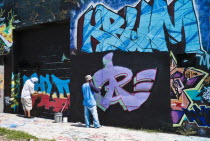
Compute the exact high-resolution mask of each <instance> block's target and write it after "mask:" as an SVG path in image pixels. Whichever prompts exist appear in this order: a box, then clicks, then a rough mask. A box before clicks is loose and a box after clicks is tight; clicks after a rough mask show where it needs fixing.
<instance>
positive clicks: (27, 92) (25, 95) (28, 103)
mask: <svg viewBox="0 0 210 141" xmlns="http://www.w3.org/2000/svg"><path fill="white" fill-rule="evenodd" d="M37 81H38V78H36V77H33V78H31V79H28V80H27V81H26V82H25V84H24V86H23V89H22V92H21V103H22V106H23V110H24V114H25V118H33V117H32V116H31V112H30V110H32V99H31V95H32V94H33V93H35V91H34V85H35V83H36V82H37Z"/></svg>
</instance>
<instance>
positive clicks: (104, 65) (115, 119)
mask: <svg viewBox="0 0 210 141" xmlns="http://www.w3.org/2000/svg"><path fill="white" fill-rule="evenodd" d="M142 58H144V59H142ZM169 63H170V62H169V55H168V53H157V54H156V53H139V52H132V53H127V52H120V51H119V52H117V51H115V52H110V53H107V52H100V53H91V54H78V55H75V56H73V57H71V68H72V74H71V84H70V86H71V98H70V100H71V108H70V112H71V120H72V121H76V122H78V121H80V122H84V118H83V105H82V101H83V97H82V93H81V92H82V91H81V90H82V84H83V83H84V82H85V76H86V75H87V74H91V75H92V76H93V83H94V84H95V85H96V86H97V87H101V88H102V89H101V92H100V93H95V97H96V101H97V106H98V112H99V118H100V120H101V122H102V124H103V125H111V126H121V127H122V126H124V127H125V126H126V127H132V128H141V127H147V128H158V127H160V126H161V124H162V122H160V121H163V122H168V123H170V122H171V116H170V95H169V93H170V89H169V87H165V85H167V84H169V80H170V75H169ZM160 100H161V104H160V103H159V102H160ZM119 117H120V118H119ZM149 120H152V121H153V122H150V121H149ZM148 123H151V124H148ZM171 126H172V124H171Z"/></svg>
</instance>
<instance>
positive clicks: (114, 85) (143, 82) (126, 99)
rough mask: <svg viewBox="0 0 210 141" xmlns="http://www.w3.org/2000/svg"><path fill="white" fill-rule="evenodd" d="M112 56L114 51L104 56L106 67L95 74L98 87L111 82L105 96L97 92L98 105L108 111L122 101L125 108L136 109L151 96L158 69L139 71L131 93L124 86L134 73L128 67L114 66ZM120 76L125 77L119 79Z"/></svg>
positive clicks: (106, 88) (121, 103) (106, 87)
mask: <svg viewBox="0 0 210 141" xmlns="http://www.w3.org/2000/svg"><path fill="white" fill-rule="evenodd" d="M112 57H113V53H109V54H107V55H106V56H104V58H103V64H104V67H105V68H104V69H102V70H99V71H97V72H96V73H95V74H94V76H93V78H94V80H95V81H94V82H95V85H96V86H97V87H103V85H104V84H106V83H107V82H108V83H109V85H108V86H105V91H106V93H105V96H104V97H103V96H102V95H101V93H96V94H95V96H96V99H97V101H98V106H99V107H100V108H101V109H102V110H104V111H106V109H108V108H109V106H110V105H113V104H116V103H120V105H121V106H122V107H123V109H124V110H128V111H133V110H136V109H138V108H139V107H140V106H141V105H142V104H143V103H144V102H145V101H146V100H147V99H148V98H149V96H150V94H151V92H150V91H151V89H152V86H153V84H154V81H155V77H156V73H157V69H148V70H143V71H141V72H139V73H137V74H136V76H135V77H134V82H133V84H134V87H133V90H134V92H132V93H130V92H127V91H126V90H125V89H123V88H122V87H123V86H125V85H126V84H127V83H129V82H130V81H131V80H132V77H133V73H132V71H131V70H130V69H128V68H124V67H121V66H113V63H112ZM103 74H106V75H103ZM102 76H103V77H102ZM119 77H124V78H123V80H121V81H117V78H119ZM101 78H102V79H101ZM114 93H116V95H115V96H114Z"/></svg>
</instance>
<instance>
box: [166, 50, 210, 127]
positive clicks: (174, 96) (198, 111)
mask: <svg viewBox="0 0 210 141" xmlns="http://www.w3.org/2000/svg"><path fill="white" fill-rule="evenodd" d="M170 71H171V72H170V73H171V78H170V79H171V83H170V85H171V92H170V95H171V108H172V112H171V114H172V120H173V123H174V126H181V125H182V123H183V121H186V120H187V121H189V123H196V124H197V126H199V127H209V112H210V111H209V106H210V103H209V73H207V72H205V71H202V70H200V69H195V68H178V67H177V62H176V58H175V56H174V55H173V54H172V53H171V67H170Z"/></svg>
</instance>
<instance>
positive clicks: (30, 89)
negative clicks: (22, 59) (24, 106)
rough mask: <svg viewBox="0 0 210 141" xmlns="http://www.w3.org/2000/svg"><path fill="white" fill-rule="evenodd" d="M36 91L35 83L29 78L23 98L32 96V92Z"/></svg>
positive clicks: (24, 88)
mask: <svg viewBox="0 0 210 141" xmlns="http://www.w3.org/2000/svg"><path fill="white" fill-rule="evenodd" d="M33 93H34V83H33V82H32V81H31V80H30V79H28V80H27V81H26V82H25V84H24V86H23V89H22V92H21V98H31V94H33Z"/></svg>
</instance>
